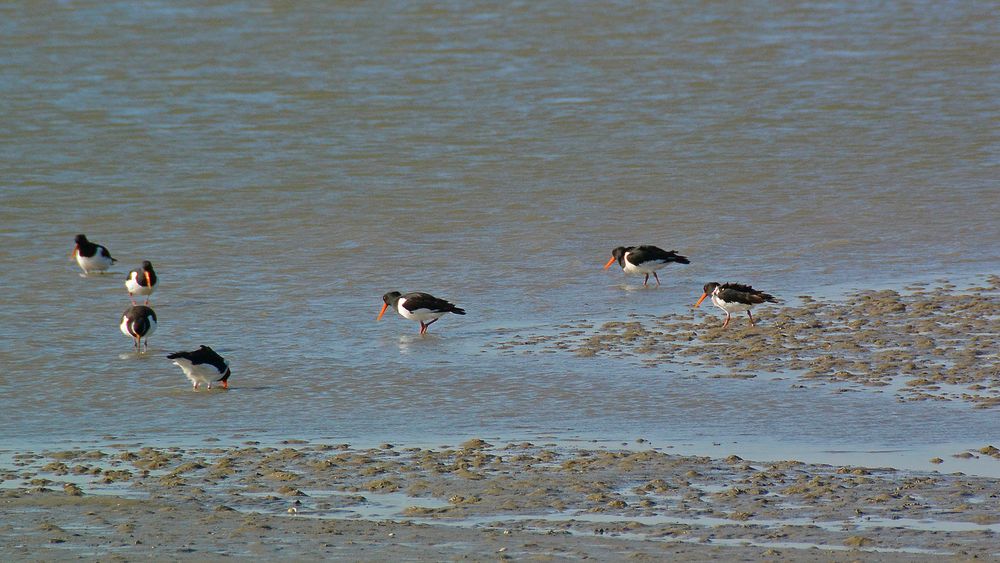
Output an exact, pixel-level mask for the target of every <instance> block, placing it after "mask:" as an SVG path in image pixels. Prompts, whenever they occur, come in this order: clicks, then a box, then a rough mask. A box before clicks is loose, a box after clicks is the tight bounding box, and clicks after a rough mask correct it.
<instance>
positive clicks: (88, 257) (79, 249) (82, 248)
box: [73, 235, 118, 274]
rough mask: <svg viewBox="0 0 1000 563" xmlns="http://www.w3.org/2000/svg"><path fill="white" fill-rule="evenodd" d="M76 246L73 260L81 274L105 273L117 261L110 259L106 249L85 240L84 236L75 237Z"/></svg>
mask: <svg viewBox="0 0 1000 563" xmlns="http://www.w3.org/2000/svg"><path fill="white" fill-rule="evenodd" d="M75 241H76V246H75V247H73V258H76V263H77V264H79V265H80V268H82V269H83V273H85V274H89V273H90V272H106V271H107V270H108V268H110V267H111V265H112V264H114V263H115V262H117V261H118V260H116V259H114V258H112V257H111V253H110V252H108V249H107V248H105V247H104V246H102V245H100V244H95V243H93V242H90V241H89V240H87V236H86V235H76V239H75Z"/></svg>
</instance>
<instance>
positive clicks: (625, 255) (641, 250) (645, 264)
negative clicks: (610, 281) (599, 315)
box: [604, 244, 691, 286]
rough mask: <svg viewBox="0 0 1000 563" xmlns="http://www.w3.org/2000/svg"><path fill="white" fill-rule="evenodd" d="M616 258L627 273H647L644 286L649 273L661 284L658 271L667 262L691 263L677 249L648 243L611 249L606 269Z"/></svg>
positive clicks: (643, 282) (643, 281)
mask: <svg viewBox="0 0 1000 563" xmlns="http://www.w3.org/2000/svg"><path fill="white" fill-rule="evenodd" d="M616 260H617V261H618V265H619V266H621V267H622V271H623V272H625V273H626V274H645V275H646V277H645V279H643V280H642V285H644V286H645V285H646V284H647V282H649V274H653V277H654V278H656V285H660V276H658V275H656V271H657V270H659V269H661V268H663V267H664V266H666V265H667V264H671V263H677V264H690V263H691V261H690V260H688V259H687V258H686V257H684V256H681V255H680V254H677V251H676V250H663V249H662V248H660V247H658V246H652V245H648V244H647V245H642V246H619V247H617V248H615V249H614V250H612V251H611V259H610V260H608V263H607V264H605V265H604V269H605V270H607V269H608V268H610V267H611V264H614V263H615V261H616Z"/></svg>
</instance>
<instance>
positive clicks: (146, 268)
mask: <svg viewBox="0 0 1000 563" xmlns="http://www.w3.org/2000/svg"><path fill="white" fill-rule="evenodd" d="M156 281H157V280H156V272H154V271H153V263H152V262H150V261H149V260H143V261H142V267H141V268H139V269H138V270H132V271H131V272H129V273H128V278H127V279H126V280H125V289H127V290H128V298H129V299H131V300H132V304H133V305H135V297H134V296H135V295H143V296H145V297H146V301H145V302H144V303H143V304H144V305H149V296H150V295H152V294H153V291H154V290H155V289H156Z"/></svg>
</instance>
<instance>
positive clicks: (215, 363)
mask: <svg viewBox="0 0 1000 563" xmlns="http://www.w3.org/2000/svg"><path fill="white" fill-rule="evenodd" d="M167 359H168V360H173V361H174V365H176V366H180V368H181V369H182V370H184V375H186V376H187V378H188V379H189V380H190V381H191V384H192V385H193V386H194V388H195V389H197V388H198V385H200V384H202V383H205V384H207V385H208V388H209V389H211V388H212V382H221V383H222V388H223V389H229V376H230V375H232V372H231V371H229V362H228V361H227V360H226V359H225V358H223V357H222V356H220V355H219V354H218V353H216V351H215V350H212V349H211V348H210V347H208V346H205V345H204V344H202V345H201V347H200V348H198V349H197V350H194V351H191V352H174V353H173V354H170V355H168V356H167Z"/></svg>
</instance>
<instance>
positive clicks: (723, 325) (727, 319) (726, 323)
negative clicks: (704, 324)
mask: <svg viewBox="0 0 1000 563" xmlns="http://www.w3.org/2000/svg"><path fill="white" fill-rule="evenodd" d="M731 318H732V315H730V314H729V313H726V322H724V323H722V328H726V327H727V326H729V319H731Z"/></svg>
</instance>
